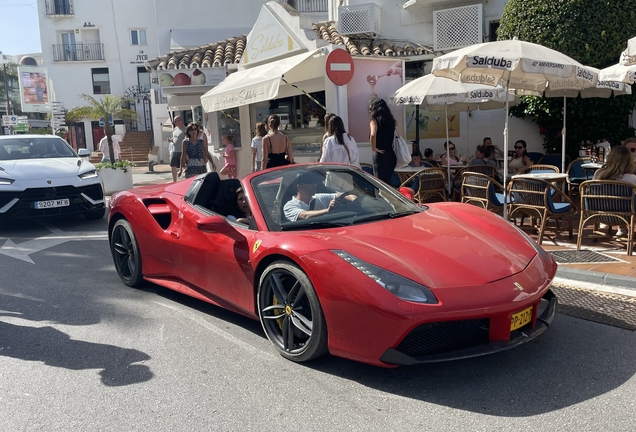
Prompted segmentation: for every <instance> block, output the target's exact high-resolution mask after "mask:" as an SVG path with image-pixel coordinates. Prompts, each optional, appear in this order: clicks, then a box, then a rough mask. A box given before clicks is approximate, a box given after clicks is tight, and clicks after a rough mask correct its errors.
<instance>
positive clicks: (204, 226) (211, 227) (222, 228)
mask: <svg viewBox="0 0 636 432" xmlns="http://www.w3.org/2000/svg"><path fill="white" fill-rule="evenodd" d="M197 229H198V230H199V231H203V232H205V233H210V234H223V235H225V236H227V237H229V238H231V239H232V240H234V241H237V242H243V241H245V240H247V239H246V238H245V236H244V235H243V234H241V233H240V232H238V231H237V230H236V228H234V227H233V226H232V225H230V224H229V223H228V221H227V220H225V218H223V217H221V216H207V217H204V218H201V219H199V220H198V221H197Z"/></svg>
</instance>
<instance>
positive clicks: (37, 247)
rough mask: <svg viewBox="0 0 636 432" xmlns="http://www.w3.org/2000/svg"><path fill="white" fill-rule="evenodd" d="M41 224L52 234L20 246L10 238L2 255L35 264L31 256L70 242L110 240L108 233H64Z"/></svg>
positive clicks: (46, 224) (3, 248)
mask: <svg viewBox="0 0 636 432" xmlns="http://www.w3.org/2000/svg"><path fill="white" fill-rule="evenodd" d="M39 224H40V225H42V226H43V227H44V228H46V229H48V230H49V231H51V234H49V235H46V236H44V237H38V238H34V239H31V240H27V241H25V242H22V243H19V244H15V243H14V242H13V240H11V238H8V239H7V241H5V242H4V244H3V245H2V247H1V248H0V254H2V255H6V256H8V257H11V258H15V259H18V260H20V261H25V262H28V263H31V264H35V261H33V260H32V259H31V256H30V255H32V254H34V253H36V252H40V251H43V250H44V249H49V248H52V247H54V246H58V245H61V244H63V243H66V242H69V241H83V240H108V234H107V233H106V231H62V230H61V229H59V228H57V227H55V226H53V225H51V224H49V223H46V222H42V221H39Z"/></svg>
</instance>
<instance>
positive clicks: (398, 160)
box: [393, 129, 411, 168]
mask: <svg viewBox="0 0 636 432" xmlns="http://www.w3.org/2000/svg"><path fill="white" fill-rule="evenodd" d="M393 151H394V152H395V168H402V167H404V166H406V165H408V164H409V163H410V162H411V151H410V150H409V145H408V144H407V143H406V141H405V140H404V138H402V137H401V136H400V134H399V133H398V131H397V129H395V138H394V139H393Z"/></svg>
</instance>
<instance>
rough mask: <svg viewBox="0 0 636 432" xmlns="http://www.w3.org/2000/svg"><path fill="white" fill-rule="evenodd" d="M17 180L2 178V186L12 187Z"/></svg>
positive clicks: (0, 183)
mask: <svg viewBox="0 0 636 432" xmlns="http://www.w3.org/2000/svg"><path fill="white" fill-rule="evenodd" d="M14 181H15V180H13V179H10V178H6V177H0V185H2V186H7V185H10V184H11V183H13V182H14Z"/></svg>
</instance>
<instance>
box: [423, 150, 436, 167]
mask: <svg viewBox="0 0 636 432" xmlns="http://www.w3.org/2000/svg"><path fill="white" fill-rule="evenodd" d="M424 162H425V163H427V164H429V165H430V166H432V167H438V166H439V162H438V161H436V160H435V159H433V149H431V148H427V149H426V150H424Z"/></svg>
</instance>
